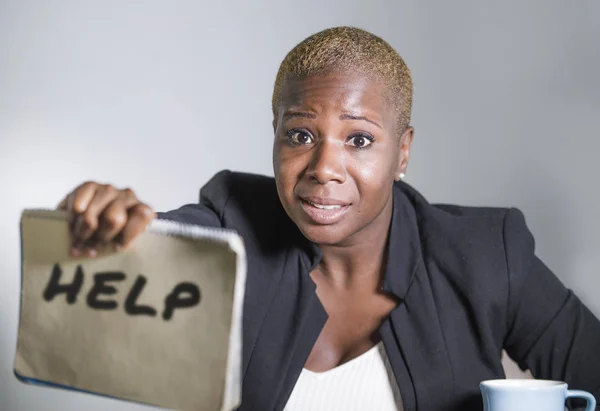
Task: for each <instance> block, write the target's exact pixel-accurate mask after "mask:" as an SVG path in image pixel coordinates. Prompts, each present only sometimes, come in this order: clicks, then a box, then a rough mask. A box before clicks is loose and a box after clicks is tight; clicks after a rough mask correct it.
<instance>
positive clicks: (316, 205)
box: [309, 201, 342, 210]
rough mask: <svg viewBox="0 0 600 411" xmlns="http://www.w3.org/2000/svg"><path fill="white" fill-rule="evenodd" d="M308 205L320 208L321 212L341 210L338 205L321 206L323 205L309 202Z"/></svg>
mask: <svg viewBox="0 0 600 411" xmlns="http://www.w3.org/2000/svg"><path fill="white" fill-rule="evenodd" d="M309 203H310V205H312V206H313V207H317V208H320V209H321V210H335V209H336V208H342V206H341V205H339V204H335V205H323V204H315V203H312V202H310V201H309Z"/></svg>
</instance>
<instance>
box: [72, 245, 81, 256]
mask: <svg viewBox="0 0 600 411" xmlns="http://www.w3.org/2000/svg"><path fill="white" fill-rule="evenodd" d="M80 255H81V252H80V251H79V249H78V248H75V247H72V248H71V256H72V257H79V256H80Z"/></svg>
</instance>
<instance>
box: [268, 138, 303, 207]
mask: <svg viewBox="0 0 600 411" xmlns="http://www.w3.org/2000/svg"><path fill="white" fill-rule="evenodd" d="M299 169H300V167H299V161H298V159H297V158H295V157H294V156H291V155H290V153H289V152H288V150H286V149H285V148H282V147H281V146H278V145H277V144H276V145H275V147H274V148H273V173H274V175H275V181H276V183H277V189H278V191H279V193H280V196H283V197H285V198H290V197H292V196H293V191H294V187H295V186H296V182H297V180H298V175H299V171H298V170H299Z"/></svg>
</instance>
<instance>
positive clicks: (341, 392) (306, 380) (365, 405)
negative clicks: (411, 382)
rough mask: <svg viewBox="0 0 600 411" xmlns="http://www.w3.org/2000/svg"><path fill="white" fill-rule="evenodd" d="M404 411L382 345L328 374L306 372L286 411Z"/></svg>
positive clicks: (293, 392) (300, 378) (301, 376)
mask: <svg viewBox="0 0 600 411" xmlns="http://www.w3.org/2000/svg"><path fill="white" fill-rule="evenodd" d="M336 410H344V411H362V410H378V411H392V410H393V411H402V410H403V407H402V399H401V397H400V390H399V389H398V385H397V384H396V379H395V378H394V374H393V372H392V367H391V366H390V362H389V360H388V358H387V355H386V353H385V349H384V347H383V343H382V342H380V343H379V344H377V345H376V346H374V347H373V348H371V349H370V350H369V351H367V352H365V353H364V354H362V355H359V356H358V357H356V358H354V359H352V360H350V361H348V362H346V363H344V364H342V365H340V366H338V367H336V368H333V369H331V370H329V371H325V372H313V371H310V370H307V369H303V370H302V372H301V373H300V377H299V378H298V381H297V382H296V385H295V386H294V390H293V391H292V394H291V396H290V398H289V400H288V402H287V404H286V406H285V408H284V411H336Z"/></svg>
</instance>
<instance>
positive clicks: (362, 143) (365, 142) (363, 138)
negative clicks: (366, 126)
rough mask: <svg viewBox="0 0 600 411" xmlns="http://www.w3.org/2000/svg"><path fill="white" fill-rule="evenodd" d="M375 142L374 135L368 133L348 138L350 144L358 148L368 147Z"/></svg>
mask: <svg viewBox="0 0 600 411" xmlns="http://www.w3.org/2000/svg"><path fill="white" fill-rule="evenodd" d="M372 142H373V137H371V136H368V135H363V134H359V135H357V136H352V137H350V139H349V140H348V144H350V145H351V146H353V147H356V148H366V147H368V146H370V145H371V143H372Z"/></svg>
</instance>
